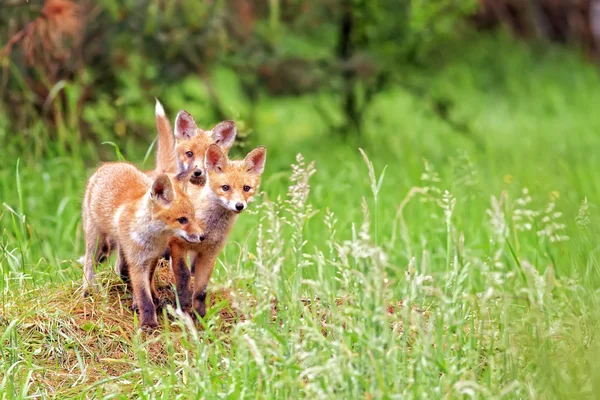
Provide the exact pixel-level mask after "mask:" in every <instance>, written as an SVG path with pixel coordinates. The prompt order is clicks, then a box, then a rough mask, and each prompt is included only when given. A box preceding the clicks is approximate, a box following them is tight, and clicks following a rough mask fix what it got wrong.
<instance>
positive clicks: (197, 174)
mask: <svg viewBox="0 0 600 400" xmlns="http://www.w3.org/2000/svg"><path fill="white" fill-rule="evenodd" d="M200 175H202V171H199V170H195V171H194V176H196V177H198V176H200Z"/></svg>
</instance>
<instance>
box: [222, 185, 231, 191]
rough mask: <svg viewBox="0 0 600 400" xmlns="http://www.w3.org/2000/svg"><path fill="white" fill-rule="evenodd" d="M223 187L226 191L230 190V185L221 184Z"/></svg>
mask: <svg viewBox="0 0 600 400" xmlns="http://www.w3.org/2000/svg"><path fill="white" fill-rule="evenodd" d="M221 189H223V191H224V192H227V191H229V185H223V186H221Z"/></svg>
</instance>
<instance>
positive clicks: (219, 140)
mask: <svg viewBox="0 0 600 400" xmlns="http://www.w3.org/2000/svg"><path fill="white" fill-rule="evenodd" d="M235 135H237V129H236V127H235V122H233V121H223V122H219V123H218V124H217V125H216V126H215V127H214V128H212V138H213V140H214V141H215V143H216V144H218V145H219V146H221V148H223V149H225V150H229V148H230V147H231V146H232V145H233V141H234V140H235Z"/></svg>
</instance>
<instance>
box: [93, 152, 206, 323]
mask: <svg viewBox="0 0 600 400" xmlns="http://www.w3.org/2000/svg"><path fill="white" fill-rule="evenodd" d="M184 179H187V175H184ZM184 218H185V220H184ZM83 225H84V231H85V242H86V253H85V260H84V295H87V294H89V290H90V288H91V287H92V285H93V284H94V275H95V274H94V254H95V253H96V252H97V251H98V246H103V245H104V244H105V243H110V242H115V243H116V244H117V247H118V254H119V260H118V262H117V269H118V270H119V272H120V273H121V274H122V275H128V276H129V278H130V279H131V286H132V288H133V292H134V305H137V306H138V307H139V310H140V314H141V317H140V322H141V325H142V326H148V327H155V326H157V319H156V310H155V304H154V301H156V299H153V297H155V296H153V295H155V292H154V290H153V288H152V286H151V282H152V278H153V274H154V269H155V267H156V263H157V261H158V259H159V257H160V256H161V255H162V254H163V252H164V249H165V248H166V246H167V244H168V242H169V239H170V238H172V237H180V238H182V239H185V240H186V241H188V242H199V241H200V240H202V239H203V236H204V234H203V227H201V225H200V224H199V223H198V222H197V221H196V218H195V215H194V206H193V204H192V202H191V201H190V198H189V197H188V195H187V194H186V193H185V192H184V191H183V189H182V188H181V186H180V183H179V182H178V181H177V179H171V178H170V177H169V176H168V175H166V174H160V175H158V176H157V177H156V178H155V179H151V178H149V177H148V176H147V175H145V174H144V173H143V172H141V171H139V170H138V169H137V168H136V167H135V166H133V165H132V164H129V163H105V164H102V165H100V167H98V169H97V170H96V171H95V172H94V174H93V175H92V176H91V177H90V179H89V180H88V183H87V187H86V192H85V197H84V201H83Z"/></svg>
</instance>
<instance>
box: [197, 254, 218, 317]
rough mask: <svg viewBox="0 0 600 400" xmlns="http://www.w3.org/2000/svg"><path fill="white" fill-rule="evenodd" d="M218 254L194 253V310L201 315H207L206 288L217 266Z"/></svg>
mask: <svg viewBox="0 0 600 400" xmlns="http://www.w3.org/2000/svg"><path fill="white" fill-rule="evenodd" d="M216 261H217V257H216V256H210V255H206V254H202V253H196V254H192V265H193V266H194V296H193V297H194V311H195V312H196V313H198V315H199V316H201V317H204V316H205V315H206V288H207V286H208V281H209V280H210V276H211V275H212V272H213V269H214V268H215V262H216Z"/></svg>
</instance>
